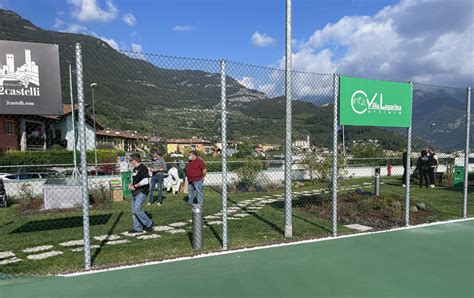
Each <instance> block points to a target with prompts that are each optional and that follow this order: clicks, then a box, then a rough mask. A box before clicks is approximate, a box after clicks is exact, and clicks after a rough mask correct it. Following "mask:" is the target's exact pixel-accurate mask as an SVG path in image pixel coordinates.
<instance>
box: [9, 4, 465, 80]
mask: <svg viewBox="0 0 474 298" xmlns="http://www.w3.org/2000/svg"><path fill="white" fill-rule="evenodd" d="M473 3H474V1H472V0H449V1H448V0H445V1H443V0H441V1H433V0H429V1H427V0H293V39H294V48H293V53H294V54H293V64H294V68H295V69H299V70H304V71H311V72H324V73H330V72H334V71H337V72H341V73H350V74H354V75H363V76H373V77H378V78H383V79H397V80H418V81H423V82H431V83H437V84H444V85H454V86H465V85H466V84H471V83H472V82H473V81H474V80H473V75H474V54H473V52H474V49H473V32H474V25H473V19H474V16H473V11H474V4H473ZM0 5H1V6H2V7H3V8H5V9H11V10H13V11H15V12H17V13H19V14H20V15H21V16H23V17H24V18H27V19H29V20H31V21H32V22H33V23H35V24H36V25H38V26H40V27H42V28H45V29H51V30H57V31H67V32H78V33H86V34H91V35H95V36H97V37H100V38H102V39H104V40H105V41H108V42H109V44H111V45H113V46H114V47H119V48H121V49H126V50H136V51H143V52H147V53H158V54H165V55H172V56H185V57H199V58H215V59H218V58H227V59H231V60H236V61H242V62H245V63H250V64H257V65H271V66H282V57H283V55H284V42H285V28H284V20H285V19H284V18H285V0H253V1H252V0H239V1H237V0H225V1H224V0H220V1H219V0H174V1H173V0H134V1H132V0H128V1H125V0H63V1H59V0H0Z"/></svg>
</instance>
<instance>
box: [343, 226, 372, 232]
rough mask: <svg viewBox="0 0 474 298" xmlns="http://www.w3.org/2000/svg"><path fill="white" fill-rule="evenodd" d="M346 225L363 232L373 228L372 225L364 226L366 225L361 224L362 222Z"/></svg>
mask: <svg viewBox="0 0 474 298" xmlns="http://www.w3.org/2000/svg"><path fill="white" fill-rule="evenodd" d="M345 227H347V228H349V229H354V230H357V231H361V232H366V231H370V230H372V227H369V226H364V225H360V224H350V225H345Z"/></svg>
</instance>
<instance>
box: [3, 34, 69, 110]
mask: <svg viewBox="0 0 474 298" xmlns="http://www.w3.org/2000/svg"><path fill="white" fill-rule="evenodd" d="M0 61H1V63H0V114H22V115H31V114H33V115H60V114H61V113H62V100H61V79H60V74H59V50H58V46H57V45H52V44H41V43H31V42H16V41H5V40H1V41H0Z"/></svg>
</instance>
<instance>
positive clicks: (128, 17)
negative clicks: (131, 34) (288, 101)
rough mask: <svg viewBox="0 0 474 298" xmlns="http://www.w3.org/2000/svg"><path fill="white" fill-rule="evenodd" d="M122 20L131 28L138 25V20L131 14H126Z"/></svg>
mask: <svg viewBox="0 0 474 298" xmlns="http://www.w3.org/2000/svg"><path fill="white" fill-rule="evenodd" d="M122 20H123V21H124V22H125V23H127V24H128V25H129V26H135V24H136V23H137V19H136V18H135V17H134V16H133V14H131V13H126V14H124V15H123V18H122Z"/></svg>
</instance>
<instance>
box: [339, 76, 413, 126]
mask: <svg viewBox="0 0 474 298" xmlns="http://www.w3.org/2000/svg"><path fill="white" fill-rule="evenodd" d="M411 107H412V86H411V84H408V83H396V82H386V81H375V80H366V79H358V78H349V77H340V79H339V117H340V118H339V119H340V123H341V125H358V126H390V127H410V125H411Z"/></svg>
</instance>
